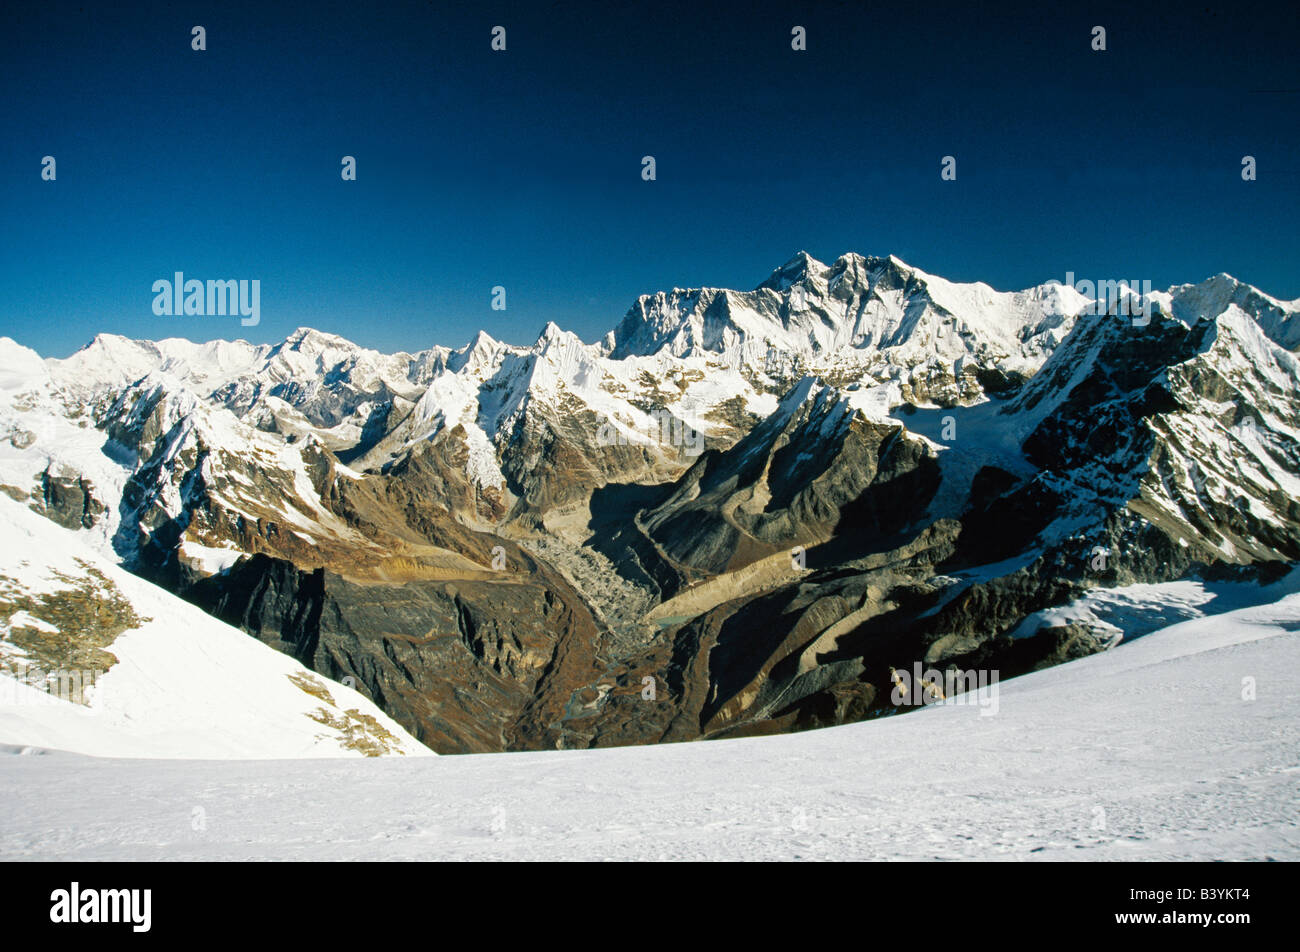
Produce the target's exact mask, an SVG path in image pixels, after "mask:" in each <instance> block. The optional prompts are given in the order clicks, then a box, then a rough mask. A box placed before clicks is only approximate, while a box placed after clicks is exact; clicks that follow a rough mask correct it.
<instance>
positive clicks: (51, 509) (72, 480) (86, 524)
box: [32, 466, 105, 529]
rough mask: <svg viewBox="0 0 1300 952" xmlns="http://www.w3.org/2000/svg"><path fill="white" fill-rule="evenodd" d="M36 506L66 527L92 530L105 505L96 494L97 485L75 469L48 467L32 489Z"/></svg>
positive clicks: (33, 502)
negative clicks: (36, 485)
mask: <svg viewBox="0 0 1300 952" xmlns="http://www.w3.org/2000/svg"><path fill="white" fill-rule="evenodd" d="M32 508H33V509H35V510H36V511H37V512H39V513H41V514H42V515H43V516H46V517H47V518H49V519H50V520H51V521H52V522H56V523H58V524H59V525H61V526H63V527H64V528H65V529H90V528H92V527H93V526H94V525H95V524H96V523H98V522H99V520H100V518H101V517H102V516H103V514H104V511H105V507H104V504H103V502H101V501H100V500H99V499H98V498H97V497H96V495H95V485H94V483H93V482H91V481H90V480H88V479H86V478H85V477H84V476H81V475H79V474H77V473H74V472H68V471H60V470H58V469H56V468H55V467H54V466H50V467H47V468H46V469H45V470H44V471H43V472H42V473H41V474H40V485H39V488H38V489H37V490H34V491H33V492H32Z"/></svg>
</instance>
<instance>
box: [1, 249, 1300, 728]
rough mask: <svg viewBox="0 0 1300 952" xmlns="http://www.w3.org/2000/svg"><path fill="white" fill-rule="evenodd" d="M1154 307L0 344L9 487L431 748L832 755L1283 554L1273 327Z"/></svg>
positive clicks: (1160, 301) (1283, 450)
mask: <svg viewBox="0 0 1300 952" xmlns="http://www.w3.org/2000/svg"><path fill="white" fill-rule="evenodd" d="M1146 303H1147V304H1149V305H1150V308H1151V311H1152V313H1150V315H1149V319H1146V320H1139V321H1134V320H1132V319H1131V318H1130V317H1129V316H1127V315H1121V314H1118V313H1115V312H1114V311H1113V310H1111V311H1106V310H1105V309H1104V308H1097V307H1093V306H1092V302H1090V301H1088V300H1087V299H1086V298H1084V297H1083V296H1082V295H1080V294H1078V292H1076V291H1075V290H1074V289H1072V288H1062V287H1060V286H1058V285H1044V286H1042V287H1039V288H1032V289H1029V290H1027V291H1022V292H1016V293H1004V292H998V291H994V290H993V289H992V288H989V287H987V286H985V285H979V284H975V285H959V284H953V283H951V282H947V281H945V280H943V279H941V278H938V277H935V276H933V275H928V274H925V273H924V272H922V271H919V270H917V269H915V268H912V267H910V266H908V265H906V264H904V263H903V262H901V261H899V260H898V259H896V258H863V257H860V256H857V255H845V256H843V257H842V258H840V259H838V260H837V261H836V262H834V263H833V264H831V265H825V264H822V263H820V262H817V261H814V260H813V259H811V258H809V257H808V256H806V255H798V256H796V257H795V258H794V259H792V260H791V261H790V262H788V263H787V264H785V265H784V266H782V267H781V268H778V269H776V270H775V271H774V272H773V273H772V275H771V277H769V278H768V279H767V280H766V281H764V282H762V284H760V285H759V286H758V288H756V289H755V290H753V291H746V292H736V291H725V290H717V289H707V288H706V289H693V290H689V289H688V290H681V289H678V290H674V291H671V292H665V293H661V294H656V295H647V296H645V297H642V298H640V299H639V300H638V301H637V302H636V304H635V305H634V306H633V307H632V309H631V310H630V311H629V312H628V314H627V316H626V317H625V318H624V320H623V321H622V323H621V324H620V325H619V326H618V327H617V328H616V329H615V330H614V331H611V333H610V334H609V335H607V336H606V338H605V339H604V340H603V341H602V342H600V343H598V344H593V345H588V344H584V343H582V342H581V341H579V340H578V339H577V338H576V337H574V336H573V335H571V334H567V333H565V332H563V331H561V330H560V329H559V328H557V327H555V326H554V325H548V327H547V328H545V329H544V330H543V332H542V334H541V335H540V337H539V338H538V340H537V342H536V343H535V344H534V345H532V346H531V347H513V346H510V345H506V344H501V343H499V342H496V341H493V340H492V339H491V338H490V337H488V336H487V335H486V334H480V335H478V337H476V338H475V340H474V341H472V342H471V343H470V344H469V345H468V346H467V347H465V348H464V349H462V350H460V351H451V350H447V349H443V348H434V349H431V350H429V351H424V352H421V353H418V354H398V355H384V354H378V353H375V352H373V351H368V350H366V349H364V348H360V347H357V346H355V345H353V344H351V343H349V342H348V341H346V340H344V339H342V338H339V337H334V336H332V335H327V334H320V333H318V332H316V331H311V330H307V329H302V330H299V331H297V332H295V333H294V334H293V335H291V336H290V337H289V338H288V339H287V340H286V341H284V342H283V343H281V344H278V345H275V346H261V347H254V346H252V345H249V344H245V343H243V342H233V343H232V342H224V341H221V342H213V343H210V344H202V345H197V344H190V343H188V342H186V341H178V340H169V341H161V342H158V343H151V342H139V341H129V340H126V339H123V338H110V337H100V338H97V339H96V340H95V341H93V342H92V343H91V344H89V345H88V346H87V347H86V348H85V349H83V350H82V351H80V352H78V353H77V354H75V355H74V356H73V357H71V358H69V359H68V360H66V361H41V360H40V359H39V358H38V357H37V355H35V354H33V353H32V352H30V351H26V350H25V349H23V348H19V347H18V346H17V345H15V344H13V343H12V342H8V341H0V348H3V350H4V353H3V356H4V358H5V362H6V366H7V367H10V368H12V369H11V371H10V373H9V374H8V376H7V377H5V378H4V379H3V381H0V383H2V384H3V386H0V427H2V428H3V429H2V430H0V436H3V438H4V439H5V441H6V442H5V444H4V450H3V453H2V454H0V488H3V489H4V491H5V492H6V493H7V494H8V495H10V496H12V497H14V498H16V499H20V500H24V501H27V502H28V503H29V505H30V506H31V507H32V508H33V509H35V510H37V511H39V512H42V513H44V514H46V515H47V516H49V518H51V519H54V520H56V521H58V522H60V523H61V524H63V525H65V526H68V527H72V528H76V529H77V530H78V531H79V532H81V533H83V534H84V535H85V536H86V537H87V539H88V540H89V541H91V542H92V543H93V544H95V545H96V546H97V547H98V548H99V549H100V550H101V551H103V552H105V553H112V554H113V555H114V556H115V557H116V558H117V559H119V560H120V561H121V562H123V563H124V564H125V565H126V566H128V567H129V568H131V569H132V570H133V571H135V572H136V573H138V574H140V575H143V576H145V577H147V578H149V579H151V580H153V581H155V582H157V583H158V584H160V585H163V586H164V587H167V588H169V589H171V590H173V591H175V592H177V593H179V594H181V595H183V596H184V597H186V598H187V599H189V600H191V601H192V602H194V603H195V604H197V605H199V606H201V607H202V608H204V609H205V610H206V611H208V612H210V613H211V614H213V615H215V616H217V617H219V618H220V619H222V620H224V621H226V622H229V623H231V624H233V625H236V626H239V627H241V628H243V629H244V630H245V631H246V632H248V633H249V634H250V635H251V636H253V637H256V638H258V639H260V640H262V641H263V642H266V643H267V644H270V645H272V646H274V647H276V648H278V649H279V650H281V651H283V652H285V653H287V654H291V655H293V656H294V657H295V658H297V659H298V660H299V661H300V662H302V663H303V664H305V665H307V666H308V667H310V668H312V669H314V670H315V671H317V672H319V673H320V674H322V675H324V676H326V677H329V678H333V679H336V680H340V681H343V682H344V683H346V684H349V685H351V686H355V687H356V688H357V689H358V690H359V691H361V692H362V693H363V694H366V695H367V696H368V697H370V698H371V699H372V700H374V702H375V703H376V704H378V705H379V706H380V707H381V708H382V709H383V710H384V711H385V712H386V713H387V714H389V715H390V716H391V717H393V718H394V719H395V720H396V721H397V722H398V723H399V724H400V725H401V726H403V727H405V728H406V729H407V730H409V731H410V732H411V733H412V734H414V735H415V736H416V737H418V738H419V739H420V740H422V741H423V742H424V743H426V744H427V745H429V746H430V747H432V748H433V749H435V750H437V751H438V752H440V753H459V752H472V751H495V750H519V749H540V748H565V747H583V746H596V745H612V744H630V743H647V742H655V741H664V740H691V739H696V738H701V737H718V736H735V735H740V734H752V733H766V732H773V731H782V730H794V729H801V728H808V727H817V726H824V725H828V724H835V723H842V722H845V721H850V720H857V719H861V718H865V717H871V716H877V715H880V714H885V713H892V712H895V711H897V710H900V709H902V708H906V707H908V706H910V705H911V703H912V702H913V700H915V694H913V696H912V697H910V698H908V697H903V696H901V694H900V688H899V679H898V675H897V673H896V672H898V671H908V670H911V669H912V667H913V665H914V664H918V663H919V664H921V665H923V666H924V667H925V668H927V669H932V670H934V671H938V672H945V671H959V672H966V673H969V672H975V671H989V670H993V671H997V672H999V674H1000V676H1001V677H1002V678H1006V677H1011V676H1014V675H1015V674H1019V673H1023V672H1026V671H1029V670H1033V669H1035V668H1038V667H1043V666H1046V665H1050V664H1055V663H1058V662H1060V661H1063V660H1066V659H1069V658H1072V657H1078V656H1080V655H1084V654H1088V653H1091V652H1095V651H1099V650H1103V649H1104V648H1106V647H1107V646H1108V645H1110V644H1112V643H1113V641H1114V636H1113V632H1110V631H1106V630H1104V629H1102V628H1099V627H1097V626H1095V625H1089V624H1087V623H1080V622H1074V621H1062V620H1061V618H1060V615H1059V613H1056V614H1053V613H1052V612H1049V611H1047V610H1049V609H1056V608H1060V607H1061V606H1065V605H1067V604H1068V603H1070V602H1071V601H1072V600H1075V599H1078V598H1080V597H1081V596H1082V595H1083V594H1084V593H1085V592H1087V591H1088V590H1089V589H1092V588H1096V587H1098V586H1103V587H1105V586H1117V585H1127V584H1131V583H1135V582H1160V581H1169V580H1173V579H1179V578H1183V577H1187V576H1190V575H1199V576H1204V577H1232V578H1235V579H1246V580H1250V579H1259V580H1264V581H1268V580H1271V579H1272V578H1274V577H1276V575H1277V571H1278V569H1279V568H1280V567H1283V566H1286V565H1288V564H1291V563H1294V562H1295V561H1296V560H1297V559H1300V503H1298V502H1297V499H1300V399H1298V398H1297V393H1300V363H1298V362H1297V356H1296V352H1295V348H1296V347H1297V344H1298V343H1300V336H1298V335H1300V332H1298V331H1297V328H1300V322H1297V320H1296V315H1297V313H1298V312H1300V308H1298V307H1297V302H1284V301H1277V300H1275V299H1273V298H1271V297H1269V296H1268V295H1266V294H1264V293H1263V292H1261V291H1259V290H1258V289H1255V288H1251V287H1249V286H1248V285H1243V284H1240V283H1239V282H1236V281H1235V280H1233V279H1232V278H1230V277H1229V276H1227V275H1217V276H1215V277H1214V278H1211V279H1209V280H1208V281H1206V282H1203V283H1202V284H1199V285H1185V286H1180V287H1176V288H1172V289H1170V290H1169V291H1168V292H1158V293H1155V294H1152V295H1151V296H1150V298H1149V300H1147V301H1146ZM932 689H933V690H937V686H936V687H934V688H931V687H929V686H919V685H914V686H913V690H914V691H921V690H932Z"/></svg>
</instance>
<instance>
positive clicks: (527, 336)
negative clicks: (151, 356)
mask: <svg viewBox="0 0 1300 952" xmlns="http://www.w3.org/2000/svg"><path fill="white" fill-rule="evenodd" d="M800 253H806V254H809V256H810V257H811V258H813V259H814V260H815V261H817V262H819V263H821V264H823V265H826V266H828V267H829V266H831V265H833V264H834V262H835V261H837V260H838V259H839V258H841V257H844V256H846V255H850V254H859V256H860V257H863V258H872V257H874V258H878V259H885V258H889V257H890V255H875V256H873V255H861V254H860V253H858V252H845V253H844V255H836V256H835V257H833V258H829V259H822V258H819V257H818V256H817V255H814V254H810V253H808V252H802V251H801V252H800ZM893 257H895V258H897V257H898V256H897V255H895V256H893ZM788 260H791V259H787V261H788ZM900 260H901V259H900ZM903 264H905V265H906V266H908V267H909V268H911V269H913V270H916V271H919V272H922V273H924V274H925V275H928V276H930V277H936V278H940V279H944V280H946V278H945V277H944V275H941V274H935V273H934V272H933V271H929V270H927V269H925V268H922V267H919V266H917V265H914V264H913V263H912V262H910V261H904V262H903ZM779 270H780V266H778V267H777V268H776V269H773V271H772V272H771V273H770V276H774V275H775V274H776V272H777V271H779ZM1223 273H1225V272H1216V273H1215V274H1214V275H1206V276H1205V277H1203V278H1201V279H1199V280H1195V281H1178V282H1174V283H1173V284H1171V285H1167V286H1164V287H1154V288H1153V289H1152V290H1154V291H1157V292H1167V291H1169V290H1170V289H1171V288H1173V287H1176V286H1180V285H1197V284H1202V283H1204V282H1206V281H1207V280H1210V279H1212V278H1214V277H1216V276H1218V275H1219V274H1223ZM1228 277H1230V278H1232V279H1234V280H1236V281H1241V278H1239V277H1238V276H1237V275H1233V274H1229V275H1228ZM1055 280H1057V279H1048V280H1047V281H1042V282H1039V283H1038V284H1036V285H1030V286H1028V287H1024V288H997V287H994V288H993V290H994V291H995V292H997V293H1016V292H1022V291H1028V290H1031V289H1033V288H1035V287H1041V286H1043V285H1046V284H1048V283H1050V282H1052V281H1055ZM1076 280H1091V276H1089V275H1077V276H1076ZM962 283H968V284H973V283H977V282H962ZM980 283H983V284H986V285H987V284H988V282H987V281H985V282H980ZM1242 283H1244V284H1251V283H1250V282H1249V281H1244V282H1242ZM1251 286H1252V287H1255V288H1256V290H1258V291H1261V292H1263V293H1264V294H1266V295H1268V296H1269V297H1272V298H1273V299H1274V300H1279V301H1281V302H1283V303H1293V302H1296V301H1300V296H1298V297H1296V298H1286V297H1281V296H1279V295H1276V294H1272V293H1271V292H1270V291H1269V290H1268V288H1261V287H1258V286H1257V285H1253V284H1252V285H1251ZM757 287H758V282H756V283H755V284H754V286H753V287H732V288H724V287H721V286H720V285H713V284H705V285H701V286H697V287H690V288H687V287H682V286H680V285H678V286H674V287H665V288H660V289H658V291H659V292H664V293H671V292H673V291H704V290H710V291H730V292H739V293H746V292H749V291H753V290H756V289H757ZM990 287H991V285H990ZM655 293H657V292H643V293H642V295H640V296H646V297H649V296H652V295H653V294H655ZM634 300H635V299H634ZM627 313H628V311H627V310H625V311H624V314H623V315H620V316H619V317H618V318H616V319H615V320H614V321H613V322H612V323H611V324H610V325H609V327H607V328H606V329H605V331H603V332H600V333H598V334H596V335H594V336H593V337H590V338H588V337H586V336H584V335H582V334H577V332H576V331H573V330H572V329H571V328H568V327H565V326H564V325H562V324H558V323H556V322H554V321H552V320H550V319H547V321H546V323H544V324H543V325H541V326H540V327H538V328H537V330H536V331H535V332H533V333H524V334H522V335H520V336H519V337H518V338H517V339H514V340H508V339H507V340H503V339H502V338H499V337H497V336H496V335H495V334H492V333H491V332H490V331H487V329H486V328H483V327H480V328H477V329H476V330H474V331H473V332H472V333H471V334H470V336H469V337H468V338H466V339H465V340H462V341H446V340H432V341H425V342H423V343H417V344H416V345H414V346H406V347H395V348H392V349H388V350H385V349H384V348H382V347H375V346H372V345H370V344H367V343H365V342H364V341H363V340H360V339H357V338H355V337H352V336H350V335H349V334H347V333H345V332H342V331H339V330H331V329H329V328H327V327H319V326H316V325H314V324H299V325H296V326H294V327H292V328H289V329H287V330H285V332H284V333H283V334H280V335H279V336H278V337H275V338H272V339H266V338H265V335H263V334H256V333H254V334H249V333H247V332H248V331H249V330H250V329H249V328H243V327H238V326H235V327H233V328H232V331H231V333H229V334H227V335H225V336H215V337H214V336H206V337H205V336H202V335H195V334H186V333H171V334H167V335H165V336H163V337H157V338H139V337H131V335H129V334H117V332H114V331H97V332H96V333H95V335H94V336H93V337H91V338H90V339H88V340H87V341H84V342H82V343H81V344H79V345H77V346H76V347H75V348H73V350H72V351H70V352H69V353H68V354H47V353H42V352H40V349H39V348H33V349H34V350H36V351H37V352H38V353H40V356H41V357H44V358H51V357H52V358H65V357H68V356H70V354H71V353H75V352H77V351H79V350H82V349H84V348H86V347H88V346H90V345H91V344H93V343H94V339H95V337H97V336H99V335H100V334H110V335H113V334H117V336H121V337H126V338H128V339H131V340H137V341H144V342H148V343H157V342H159V341H162V340H166V339H169V338H173V339H182V340H188V341H191V342H193V343H197V344H206V343H212V342H221V341H225V342H231V343H236V342H239V341H243V342H244V343H249V344H254V345H256V344H264V345H275V344H280V343H283V342H285V341H286V340H287V339H288V338H289V337H292V336H294V334H296V332H298V331H300V330H310V331H316V332H318V333H321V334H326V335H331V336H335V337H340V338H343V339H344V340H346V341H347V342H348V343H350V344H354V345H356V346H359V347H363V348H366V349H369V350H374V351H378V352H379V353H383V354H389V355H392V354H398V353H406V354H411V355H415V354H418V353H420V352H423V351H428V350H434V349H437V348H442V349H445V350H449V351H452V352H456V351H462V350H466V349H468V348H471V347H473V346H474V343H475V341H476V339H477V337H478V335H479V334H481V333H487V334H488V336H489V337H491V338H492V339H493V340H495V341H496V342H497V343H502V344H506V345H508V346H512V347H522V348H528V347H531V346H532V345H534V344H535V343H536V342H537V341H538V340H540V339H541V337H542V336H543V335H544V334H545V331H546V327H547V325H549V324H553V323H555V326H556V327H558V328H559V330H560V331H561V332H563V333H574V334H577V336H578V337H579V339H580V340H581V341H582V343H583V344H586V345H595V344H598V343H600V341H601V340H602V339H603V338H604V337H605V336H606V335H607V334H608V333H610V332H613V331H616V330H617V329H618V326H619V324H620V323H621V322H622V320H623V317H624V316H626V314H627ZM189 320H191V321H195V322H197V324H196V325H195V326H198V327H203V326H216V325H213V324H212V323H211V321H212V318H208V317H195V318H190V319H189ZM5 336H11V335H8V334H3V333H0V337H5ZM18 343H19V344H23V341H21V340H18ZM24 346H31V345H24Z"/></svg>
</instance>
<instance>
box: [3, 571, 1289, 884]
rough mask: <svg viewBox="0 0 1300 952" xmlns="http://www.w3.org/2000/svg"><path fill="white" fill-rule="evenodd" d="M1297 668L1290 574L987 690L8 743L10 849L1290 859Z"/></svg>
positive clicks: (80, 853) (79, 854) (270, 855)
mask: <svg viewBox="0 0 1300 952" xmlns="http://www.w3.org/2000/svg"><path fill="white" fill-rule="evenodd" d="M1297 671H1300V594H1294V595H1286V596H1285V597H1282V598H1280V599H1279V600H1277V601H1275V602H1272V603H1270V604H1266V605H1261V606H1254V607H1248V608H1241V609H1237V610H1234V611H1231V612H1227V613H1224V614H1219V615H1212V616H1207V617H1201V618H1193V619H1190V620H1188V621H1184V622H1181V623H1179V624H1176V625H1173V626H1171V627H1167V628H1163V629H1161V630H1159V631H1155V632H1152V633H1150V634H1146V635H1144V636H1143V637H1141V638H1140V639H1138V640H1136V641H1132V642H1131V643H1122V644H1120V645H1119V646H1118V647H1116V648H1114V649H1112V650H1111V651H1108V652H1105V653H1103V654H1099V655H1093V656H1091V657H1088V658H1085V659H1082V660H1079V661H1074V662H1071V663H1068V664H1064V665H1060V666H1057V667H1055V668H1052V669H1049V670H1046V671H1041V672H1037V673H1035V674H1030V675H1027V676H1025V677H1022V678H1018V679H1015V680H1013V681H1008V682H1004V683H1002V684H1001V685H999V688H1000V692H999V694H998V697H997V703H996V713H993V711H994V707H993V706H992V705H989V706H987V707H985V708H983V709H981V707H979V706H976V705H955V704H950V705H946V706H941V707H929V708H925V709H923V710H920V711H917V712H915V713H911V714H906V715H903V716H899V717H892V718H887V719H884V720H877V721H872V722H866V723H860V724H853V725H848V726H844V727H835V728H829V729H826V730H821V731H815V732H810V733H803V734H795V735H786V736H777V737H766V738H756V739H749V740H731V741H714V742H706V743H691V744H679V745H667V746H659V747H638V748H622V749H616V750H595V751H573V752H546V753H525V754H487V755H476V756H464V757H440V758H430V759H406V758H385V759H380V760H364V761H360V760H358V761H313V760H294V761H288V760H286V761H275V762H270V761H260V762H254V761H227V762H221V763H215V762H200V761H174V760H173V761H163V760H154V761H144V760H99V759H94V758H90V757H83V756H78V755H73V754H66V753H54V752H48V753H39V752H34V751H30V750H29V751H27V752H26V753H28V754H29V755H28V756H19V754H20V751H19V750H18V749H17V748H12V747H11V748H8V749H7V750H6V752H7V753H9V754H11V756H4V755H0V799H3V802H4V804H5V809H4V810H3V811H2V812H0V858H3V859H6V860H12V859H34V860H65V859H73V860H108V859H126V860H162V859H192V860H245V859H286V860H296V859H312V860H349V859H392V860H412V859H518V860H556V859H586V860H598V859H616V860H638V859H650V860H659V859H669V860H681V859H688V860H689V859H710V860H741V859H750V860H756V859H872V860H891V859H907V860H927V859H1009V860H1034V859H1046V860H1065V859H1087V860H1219V859H1227V860H1265V859H1278V860H1296V859H1300V716H1297V715H1300V687H1297V683H1296V679H1295V676H1296V672H1297ZM1249 679H1253V681H1252V680H1249Z"/></svg>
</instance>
